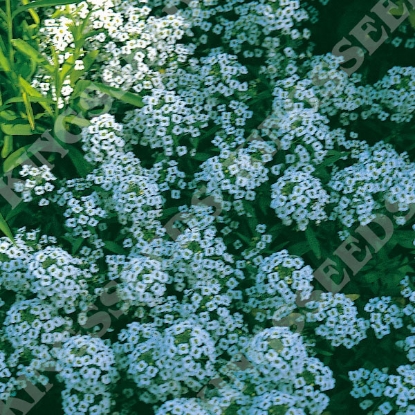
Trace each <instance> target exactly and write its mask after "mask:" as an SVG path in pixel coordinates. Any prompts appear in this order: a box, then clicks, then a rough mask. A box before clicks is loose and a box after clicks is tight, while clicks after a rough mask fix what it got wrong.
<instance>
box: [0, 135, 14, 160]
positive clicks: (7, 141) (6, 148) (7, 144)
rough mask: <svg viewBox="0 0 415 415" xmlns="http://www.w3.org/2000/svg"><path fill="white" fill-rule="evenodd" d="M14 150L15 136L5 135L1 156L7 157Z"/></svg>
mask: <svg viewBox="0 0 415 415" xmlns="http://www.w3.org/2000/svg"><path fill="white" fill-rule="evenodd" d="M12 151H13V136H12V135H5V136H4V143H3V148H2V149H1V157H2V158H4V159H5V158H6V157H7V156H8V155H9V154H10V153H11V152H12Z"/></svg>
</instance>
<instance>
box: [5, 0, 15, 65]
mask: <svg viewBox="0 0 415 415" xmlns="http://www.w3.org/2000/svg"><path fill="white" fill-rule="evenodd" d="M6 14H7V37H8V42H9V59H10V65H14V50H13V45H12V40H13V19H12V7H11V0H6Z"/></svg>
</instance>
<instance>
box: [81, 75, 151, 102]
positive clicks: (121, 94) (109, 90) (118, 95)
mask: <svg viewBox="0 0 415 415" xmlns="http://www.w3.org/2000/svg"><path fill="white" fill-rule="evenodd" d="M86 89H93V90H96V91H100V92H102V93H104V94H107V95H109V96H110V97H112V98H115V99H118V100H120V101H123V102H125V103H126V104H131V105H134V106H136V107H143V106H144V103H143V100H142V98H141V97H140V95H136V94H133V93H132V92H126V91H123V90H122V89H119V88H114V87H111V86H107V85H104V84H101V83H99V82H92V81H79V82H78V83H77V84H76V87H75V90H74V93H73V97H76V96H78V95H80V94H81V93H82V92H83V91H85V90H86Z"/></svg>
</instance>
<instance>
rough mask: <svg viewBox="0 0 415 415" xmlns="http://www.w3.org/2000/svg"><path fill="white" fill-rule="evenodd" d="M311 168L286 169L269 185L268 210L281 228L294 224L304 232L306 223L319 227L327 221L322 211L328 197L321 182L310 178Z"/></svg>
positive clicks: (327, 201)
mask: <svg viewBox="0 0 415 415" xmlns="http://www.w3.org/2000/svg"><path fill="white" fill-rule="evenodd" d="M312 169H313V167H312V166H309V169H307V170H306V168H304V169H303V170H302V171H301V170H297V169H295V168H294V169H290V168H288V169H287V170H285V172H284V174H283V176H282V177H280V178H279V179H278V180H277V181H276V183H274V184H273V185H272V194H271V197H272V200H271V207H272V208H273V209H275V213H276V214H277V216H278V217H279V218H280V219H281V220H282V223H283V224H284V225H291V224H292V223H293V222H295V223H296V224H297V227H298V229H299V230H300V231H305V230H306V229H307V227H308V224H309V223H310V221H313V222H315V223H317V224H319V223H320V222H321V221H323V220H327V213H326V211H325V208H326V205H327V204H328V203H329V201H330V197H329V195H328V194H327V192H326V191H325V190H324V188H323V186H322V184H321V181H320V180H319V179H318V178H316V177H313V175H312ZM310 170H311V171H310Z"/></svg>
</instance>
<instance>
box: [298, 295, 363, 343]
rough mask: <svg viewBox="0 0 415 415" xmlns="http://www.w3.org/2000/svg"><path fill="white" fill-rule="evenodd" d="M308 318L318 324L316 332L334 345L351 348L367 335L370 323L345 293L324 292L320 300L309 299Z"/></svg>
mask: <svg viewBox="0 0 415 415" xmlns="http://www.w3.org/2000/svg"><path fill="white" fill-rule="evenodd" d="M306 307H307V308H308V309H311V310H313V311H312V312H308V313H307V314H306V320H307V321H308V322H310V323H317V322H318V323H319V324H318V325H316V328H315V333H316V334H317V335H319V336H321V337H323V338H324V339H326V340H329V341H330V343H331V344H332V346H335V347H336V346H340V345H342V346H345V347H346V348H348V349H350V348H352V347H353V346H355V345H356V344H359V343H360V342H361V341H362V340H363V339H365V338H366V337H367V335H366V332H367V329H368V328H369V326H370V323H369V322H368V321H367V320H365V319H364V318H359V317H358V312H357V308H356V306H355V305H354V304H353V301H352V300H351V299H350V298H347V297H346V296H345V295H344V294H340V293H338V294H332V293H330V292H329V293H322V294H321V298H320V299H319V300H318V301H309V302H307V304H306Z"/></svg>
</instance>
